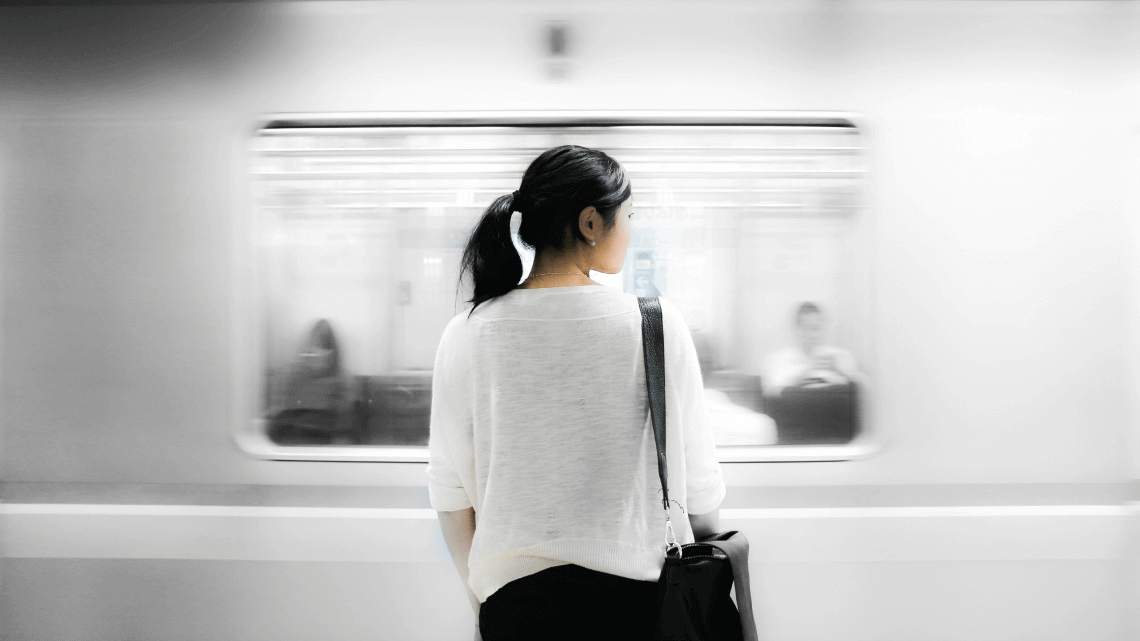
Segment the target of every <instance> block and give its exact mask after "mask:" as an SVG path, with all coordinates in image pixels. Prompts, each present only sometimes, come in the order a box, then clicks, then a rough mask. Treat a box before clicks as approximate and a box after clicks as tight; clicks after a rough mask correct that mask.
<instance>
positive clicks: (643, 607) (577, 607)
mask: <svg viewBox="0 0 1140 641" xmlns="http://www.w3.org/2000/svg"><path fill="white" fill-rule="evenodd" d="M656 605H657V582H656V581H637V580H634V579H627V578H625V577H620V576H615V575H613V574H606V573H605V572H598V571H596V570H589V569H587V568H584V567H582V566H580V565H573V564H571V565H559V566H556V567H553V568H547V569H545V570H543V571H541V572H538V573H535V574H532V575H530V576H525V577H523V578H521V579H517V580H514V581H511V582H510V583H508V584H506V585H504V586H503V587H501V588H499V589H498V590H497V591H496V592H495V593H494V594H492V595H491V596H490V597H488V598H487V600H486V601H484V602H483V604H482V605H480V606H479V631H480V633H481V634H482V637H483V641H507V640H514V639H526V640H528V641H529V640H532V639H629V640H631V641H641V640H642V639H645V640H647V641H648V640H649V639H651V638H652V636H653V626H654V623H655V622H656V619H657V615H658V613H657V610H656Z"/></svg>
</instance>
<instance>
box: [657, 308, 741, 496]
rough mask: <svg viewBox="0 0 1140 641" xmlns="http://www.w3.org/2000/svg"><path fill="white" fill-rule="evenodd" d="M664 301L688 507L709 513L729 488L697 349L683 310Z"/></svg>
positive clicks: (668, 370)
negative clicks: (709, 413)
mask: <svg viewBox="0 0 1140 641" xmlns="http://www.w3.org/2000/svg"><path fill="white" fill-rule="evenodd" d="M660 300H661V301H662V305H661V306H662V312H663V315H664V323H665V327H666V330H665V331H666V336H667V338H666V345H667V346H670V347H672V349H670V350H668V352H667V353H666V360H667V363H666V368H667V369H666V379H667V380H668V379H669V378H671V376H677V375H674V374H672V373H673V372H678V373H679V374H680V376H678V377H677V378H676V380H677V381H678V393H679V396H680V398H681V421H682V423H681V430H682V438H683V440H684V445H685V476H686V479H685V491H686V495H687V498H688V502H689V504H688V505H686V506H685V509H686V510H687V511H688V512H689V513H691V514H707V513H709V512H712V511H713V510H715V509H716V508H717V507H719V506H720V504H721V502H722V501H723V500H724V497H725V494H726V491H727V490H726V487H725V483H724V479H723V477H722V476H721V469H720V462H719V461H718V460H717V457H716V443H715V442H714V441H713V438H712V431H711V426H710V424H709V415H708V410H707V409H706V407H705V386H704V380H703V379H702V377H701V367H700V363H699V361H698V358H697V348H696V345H694V343H693V336H692V334H691V333H690V331H689V326H688V324H687V323H686V322H685V319H684V316H682V315H681V312H680V310H678V309H677V308H676V307H675V306H674V305H673V304H672V303H671V302H669V301H668V300H666V299H665V298H661V299H660ZM670 327H672V329H670ZM670 344H671V345H670Z"/></svg>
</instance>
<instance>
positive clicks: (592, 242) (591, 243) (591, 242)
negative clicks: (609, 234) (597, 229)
mask: <svg viewBox="0 0 1140 641" xmlns="http://www.w3.org/2000/svg"><path fill="white" fill-rule="evenodd" d="M597 244H598V243H595V242H594V241H592V240H591V241H590V245H591V246H593V245H597Z"/></svg>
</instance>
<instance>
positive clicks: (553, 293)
mask: <svg viewBox="0 0 1140 641" xmlns="http://www.w3.org/2000/svg"><path fill="white" fill-rule="evenodd" d="M631 194H632V189H631V187H630V183H629V180H628V178H627V177H626V173H625V170H624V169H623V168H622V166H621V165H619V164H618V163H617V162H616V161H614V160H613V159H612V158H610V157H609V156H607V155H606V154H604V153H602V152H600V151H595V150H592V149H587V148H584V147H578V146H573V145H566V146H562V147H556V148H554V149H550V150H548V151H546V152H543V153H542V154H541V155H540V156H539V157H538V158H536V159H535V160H534V162H532V163H531V164H530V166H529V167H528V168H527V170H526V173H525V174H524V175H523V179H522V184H521V185H520V186H519V189H518V190H517V191H515V192H514V193H512V194H508V195H505V196H501V197H499V198H498V199H496V200H495V201H494V202H493V203H492V204H491V206H490V207H489V208H488V209H487V211H486V212H485V213H484V214H483V218H482V219H481V220H480V221H479V224H478V226H477V227H476V229H475V230H474V232H473V233H472V235H471V238H470V240H469V241H468V244H467V247H466V249H465V251H464V254H463V262H462V271H461V272H460V273H461V277H462V274H463V273H465V272H470V273H471V276H472V279H473V280H474V296H473V297H472V299H471V301H470V302H471V303H473V305H472V306H471V311H470V312H465V313H461V314H459V315H458V316H456V317H455V318H453V319H452V320H451V322H450V323H448V325H447V327H446V329H444V332H443V336H442V338H441V339H440V343H439V349H438V351H437V353H436V360H435V369H434V371H433V380H432V399H431V403H432V407H431V428H430V439H429V445H428V450H429V453H430V459H429V464H428V468H427V474H428V494H429V497H430V500H431V505H432V507H433V508H434V509H435V510H437V511H438V512H439V522H440V526H441V528H442V530H443V536H444V540H445V541H446V542H447V546H448V550H449V551H450V552H451V556H452V559H453V560H454V562H455V567H456V569H457V570H458V572H459V576H460V578H461V579H462V580H463V583H464V585H465V587H466V588H467V595H468V598H469V599H470V601H471V607H472V608H473V609H474V610H475V612H476V613H477V620H478V626H479V627H480V629H481V633H482V638H483V639H484V640H485V641H496V640H498V639H526V640H530V639H543V640H547V639H596V638H606V639H649V638H651V636H652V632H653V628H652V625H653V622H654V619H655V617H656V616H658V613H657V612H656V611H655V608H656V594H657V580H658V578H659V577H660V575H661V569H662V566H663V565H664V562H665V558H664V550H665V540H664V534H663V533H664V532H665V515H666V512H665V506H664V505H663V504H662V501H661V494H660V489H661V488H660V486H659V485H658V484H659V482H660V481H659V480H658V479H659V477H658V475H657V455H656V451H655V449H654V446H653V442H654V441H653V427H652V424H651V422H650V421H649V405H648V398H647V396H648V394H647V390H646V384H645V370H644V367H643V365H642V363H643V362H644V360H643V354H642V351H643V349H642V336H641V323H642V318H641V312H640V306H639V305H638V300H637V297H636V296H635V295H633V294H631V293H627V292H624V291H622V290H620V289H618V288H614V287H606V286H602V285H600V283H597V282H595V281H594V280H592V279H591V278H590V277H589V274H590V272H591V270H594V271H598V272H603V273H606V274H616V273H618V272H620V271H621V270H622V267H623V263H624V261H625V256H626V250H627V249H628V246H629V240H630V220H629V219H630V217H631V216H632V215H633V212H632V210H631ZM514 211H518V212H519V213H520V214H521V215H522V223H521V225H520V226H519V232H518V236H519V239H520V241H521V242H522V243H523V244H524V245H526V246H528V247H530V248H533V249H534V250H535V259H534V265H533V267H532V269H531V274H530V276H528V277H527V279H526V280H525V281H523V282H522V283H520V282H519V281H520V279H521V278H522V268H523V264H522V259H521V257H520V256H519V253H518V251H517V250H516V249H515V246H514V244H513V242H512V240H511V233H510V221H511V213H512V212H514ZM659 300H660V302H661V308H662V314H663V323H664V331H665V344H666V348H667V349H666V350H665V354H666V365H665V367H666V372H667V376H666V391H665V396H666V406H667V407H668V410H667V411H668V416H669V420H668V426H667V429H668V436H667V438H668V442H669V443H670V444H671V447H673V445H672V444H676V445H675V447H676V449H675V450H674V451H675V452H676V453H677V455H678V456H683V457H684V461H683V464H681V462H677V463H675V464H673V465H669V466H668V469H669V471H670V474H671V476H670V477H669V479H668V483H669V491H670V498H671V499H675V501H670V504H669V514H670V521H671V522H672V523H673V524H674V525H675V526H676V533H677V540H678V542H680V543H692V542H694V541H695V540H696V537H698V536H706V535H709V534H713V533H715V532H716V531H717V530H718V529H719V506H720V503H721V501H722V500H723V499H724V495H725V484H724V480H723V479H722V476H721V470H720V463H719V462H718V461H717V459H716V447H715V444H714V443H713V440H712V435H711V433H710V429H709V418H708V413H707V411H706V409H705V403H704V394H702V393H701V392H702V388H701V379H700V369H699V364H698V360H697V352H696V348H695V347H694V345H693V339H692V336H691V335H690V334H689V329H688V327H687V325H686V323H685V319H684V317H683V316H682V315H681V313H680V311H679V310H678V309H677V308H676V307H675V306H674V305H673V304H672V303H671V302H669V300H668V299H666V298H660V299H659ZM678 506H680V507H678ZM682 508H683V511H682ZM476 514H477V515H478V527H476ZM474 633H475V638H479V633H480V632H479V630H478V629H477V630H476V631H474Z"/></svg>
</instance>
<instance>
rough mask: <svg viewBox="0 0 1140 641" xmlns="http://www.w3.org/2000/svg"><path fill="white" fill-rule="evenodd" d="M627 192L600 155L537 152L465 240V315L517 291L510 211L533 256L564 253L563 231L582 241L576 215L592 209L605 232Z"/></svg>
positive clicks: (567, 148)
mask: <svg viewBox="0 0 1140 641" xmlns="http://www.w3.org/2000/svg"><path fill="white" fill-rule="evenodd" d="M631 193H633V192H632V187H631V186H630V184H629V179H628V178H627V177H626V174H625V169H623V168H622V166H621V165H620V164H618V162H617V161H616V160H614V159H613V158H610V157H609V156H607V155H606V154H605V153H603V152H601V151H598V150H596V149H588V148H586V147H579V146H578V145H563V146H561V147H555V148H553V149H548V150H546V151H544V152H542V154H541V155H539V157H538V158H535V159H534V161H533V162H531V163H530V166H529V167H527V170H526V173H525V174H523V178H522V184H521V185H519V188H518V191H515V192H514V193H513V194H507V195H505V196H499V197H498V198H496V199H495V201H494V202H493V203H491V206H490V207H488V208H487V210H486V211H484V212H483V218H482V219H481V220H480V221H479V224H478V225H476V227H475V230H474V231H473V232H471V236H470V238H469V239H468V240H467V247H466V249H464V250H463V258H462V260H461V262H460V268H459V279H460V281H462V280H463V274H464V272H471V278H472V280H473V281H474V284H475V293H474V296H472V297H471V299H470V300H469V301H468V302H470V303H474V304H473V305H472V306H471V312H472V313H474V312H475V308H476V307H478V306H479V305H480V304H481V303H484V302H486V301H488V300H490V299H492V298H495V297H497V296H502V295H503V294H506V293H507V292H509V291H511V290H512V289H514V288H515V287H518V284H519V280H520V279H521V278H522V269H523V264H522V256H520V255H519V252H518V249H516V248H515V245H514V243H513V242H511V213H512V212H516V211H517V212H519V213H520V214H521V215H522V223H521V224H520V225H519V239H520V240H521V241H522V243H523V244H524V245H526V246H527V247H529V248H531V249H533V250H534V251H535V256H537V255H538V252H541V251H542V250H544V249H546V248H548V247H554V248H556V249H559V250H562V249H565V245H566V233H567V230H568V229H569V230H570V234H571V238H572V239H576V240H579V241H581V242H586V237H585V236H583V235H582V231H581V230H580V229H578V216H579V215H580V214H581V213H582V210H583V209H585V208H587V207H590V206H593V207H594V208H595V209H597V210H598V214H600V215H601V217H602V220H603V221H605V224H604V227H605V228H606V229H610V228H611V227H612V225H613V223H614V217H615V215H616V214H617V210H618V208H619V207H621V204H622V203H623V202H625V201H626V200H628V199H629V196H630V194H631ZM468 315H470V314H468Z"/></svg>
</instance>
